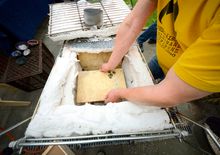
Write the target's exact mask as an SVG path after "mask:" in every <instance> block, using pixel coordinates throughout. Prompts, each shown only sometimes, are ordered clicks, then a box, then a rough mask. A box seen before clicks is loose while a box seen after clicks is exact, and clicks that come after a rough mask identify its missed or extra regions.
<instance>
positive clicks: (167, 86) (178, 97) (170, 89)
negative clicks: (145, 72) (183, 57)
mask: <svg viewBox="0 0 220 155" xmlns="http://www.w3.org/2000/svg"><path fill="white" fill-rule="evenodd" d="M210 94H211V93H210V92H205V91H202V90H199V89H197V88H194V87H192V86H190V85H189V84H187V83H185V82H184V81H183V80H181V79H180V78H179V77H178V76H177V75H176V74H175V72H174V71H173V69H170V70H169V72H168V73H167V76H166V78H165V79H164V80H163V81H161V82H160V83H159V84H157V85H154V86H145V87H137V88H127V89H115V90H112V91H110V92H109V93H108V94H107V95H106V99H105V102H106V103H108V102H117V101H120V100H121V99H126V100H129V101H134V102H138V103H141V104H143V105H152V106H159V107H171V106H175V105H178V104H180V103H185V102H188V101H191V100H195V99H199V98H202V97H204V96H207V95H210Z"/></svg>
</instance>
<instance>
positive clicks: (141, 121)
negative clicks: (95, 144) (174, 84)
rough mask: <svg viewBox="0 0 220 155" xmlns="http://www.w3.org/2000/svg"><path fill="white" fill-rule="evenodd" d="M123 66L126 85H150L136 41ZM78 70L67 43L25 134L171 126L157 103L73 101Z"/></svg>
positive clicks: (58, 134)
mask: <svg viewBox="0 0 220 155" xmlns="http://www.w3.org/2000/svg"><path fill="white" fill-rule="evenodd" d="M103 51H105V50H103ZM107 51H108V50H107ZM87 52H89V53H92V52H97V51H93V50H91V51H89V50H87ZM122 68H123V70H124V74H125V79H126V85H127V87H138V86H146V85H153V81H152V78H151V76H150V73H149V71H148V69H147V68H146V64H145V63H144V62H143V61H142V58H141V56H140V53H139V52H138V48H137V47H136V46H135V45H134V46H132V47H131V48H130V50H129V52H128V54H127V55H126V56H125V57H124V59H123V62H122ZM80 70H81V66H80V63H79V60H78V59H77V52H76V50H75V49H74V48H72V47H71V46H70V44H68V43H67V44H65V46H64V49H63V51H62V53H61V54H60V55H59V56H58V57H57V59H56V62H55V65H54V67H53V69H52V71H51V73H50V76H49V78H48V80H47V83H46V85H45V87H44V90H43V92H42V94H41V97H40V99H39V107H38V108H37V110H36V113H35V114H34V117H33V119H32V120H31V122H30V124H29V126H28V128H27V130H26V133H25V135H26V136H27V137H66V136H76V135H89V134H105V133H127V132H141V131H156V130H163V129H165V128H170V127H172V125H171V124H170V119H169V116H168V114H167V113H166V111H165V110H163V109H161V108H159V107H149V106H142V105H140V104H138V103H132V102H129V101H123V102H119V103H108V104H107V105H104V106H103V105H91V104H85V105H82V106H78V105H75V93H76V92H75V91H76V78H77V74H78V72H79V71H80ZM91 93H92V92H91Z"/></svg>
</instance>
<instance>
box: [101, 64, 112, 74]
mask: <svg viewBox="0 0 220 155" xmlns="http://www.w3.org/2000/svg"><path fill="white" fill-rule="evenodd" d="M113 69H114V67H112V66H111V65H110V64H109V63H104V64H103V65H102V66H101V68H100V71H101V72H108V71H110V70H113Z"/></svg>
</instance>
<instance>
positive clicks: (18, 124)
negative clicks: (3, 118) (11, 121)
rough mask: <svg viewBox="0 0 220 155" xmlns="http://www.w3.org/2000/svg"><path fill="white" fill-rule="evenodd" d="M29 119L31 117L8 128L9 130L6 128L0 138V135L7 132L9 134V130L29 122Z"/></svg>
mask: <svg viewBox="0 0 220 155" xmlns="http://www.w3.org/2000/svg"><path fill="white" fill-rule="evenodd" d="M30 119H31V117H29V118H27V119H25V120H23V121H21V122H19V123H17V124H15V125H13V126H12V127H10V128H8V129H6V130H4V131H2V132H1V133H0V137H1V136H2V135H4V134H6V133H7V132H9V131H11V130H13V129H15V128H17V127H18V126H20V125H22V124H24V123H25V122H27V121H29V120H30Z"/></svg>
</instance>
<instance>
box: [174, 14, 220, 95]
mask: <svg viewBox="0 0 220 155" xmlns="http://www.w3.org/2000/svg"><path fill="white" fill-rule="evenodd" d="M173 68H174V71H175V73H176V75H177V76H178V77H179V78H180V79H182V80H183V81H185V82H186V83H188V84H189V85H191V86H193V87H195V88H198V89H200V90H203V91H208V92H220V16H219V15H218V17H217V18H216V19H215V21H214V22H212V24H210V26H209V27H208V28H207V29H205V30H204V31H203V33H202V34H201V35H200V37H199V38H198V39H197V40H196V41H195V42H194V43H193V44H192V45H191V46H190V47H188V48H187V49H186V50H185V51H184V53H183V54H182V55H181V56H180V58H179V59H178V60H177V62H176V63H175V64H174V66H173Z"/></svg>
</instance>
